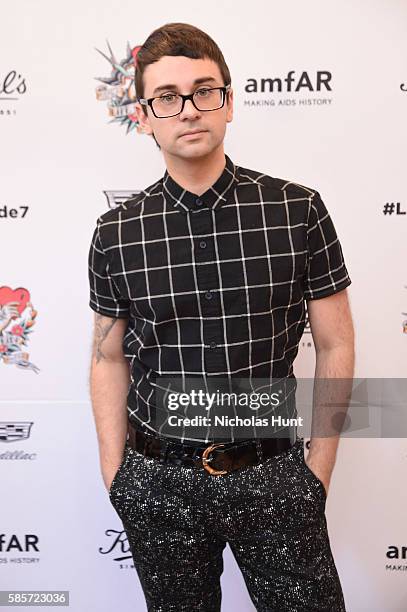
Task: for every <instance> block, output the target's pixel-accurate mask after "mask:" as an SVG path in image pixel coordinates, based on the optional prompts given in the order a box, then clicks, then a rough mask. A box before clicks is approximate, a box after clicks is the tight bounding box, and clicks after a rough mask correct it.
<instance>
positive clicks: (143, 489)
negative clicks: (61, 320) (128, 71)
mask: <svg viewBox="0 0 407 612" xmlns="http://www.w3.org/2000/svg"><path fill="white" fill-rule="evenodd" d="M136 66H137V70H136V92H137V96H138V103H137V117H138V119H139V123H140V126H141V129H142V130H143V131H144V133H145V134H147V135H150V136H152V137H153V138H154V140H155V142H156V143H157V145H158V147H159V148H160V150H161V152H162V154H163V157H164V161H165V165H166V171H165V174H164V176H163V177H162V178H161V179H160V180H158V181H157V182H155V183H154V184H152V185H150V186H149V187H147V188H146V189H144V190H143V191H142V192H141V193H140V194H138V195H137V196H136V197H135V198H133V199H131V200H129V201H127V202H125V203H124V204H122V205H121V206H119V207H117V208H115V209H114V210H110V211H108V212H106V213H104V214H102V215H101V216H100V217H99V218H98V220H97V227H96V229H95V231H94V235H93V238H92V244H91V247H90V252H89V280H90V307H91V308H92V309H93V310H95V311H96V315H95V342H94V353H93V356H92V366H91V395H92V406H93V412H94V416H95V422H96V428H97V434H98V441H99V450H100V461H101V469H102V473H103V478H104V482H105V485H106V487H107V489H108V490H109V495H110V499H111V501H112V504H113V506H114V508H115V509H116V511H117V513H118V515H119V516H120V518H121V520H122V522H123V526H124V528H125V531H126V533H127V536H128V539H129V544H130V547H131V552H132V556H133V559H134V564H135V567H136V570H137V572H138V575H139V578H140V581H141V585H142V588H143V591H144V595H145V598H146V603H147V606H148V610H149V611H156V612H157V611H174V612H183V611H184V610H185V611H188V612H190V611H192V610H199V611H204V610H205V611H208V612H209V611H210V612H214V611H215V610H220V603H221V589H220V575H221V573H222V569H223V561H222V551H223V549H224V547H225V545H226V542H228V543H229V545H230V547H231V550H232V552H233V554H234V555H235V558H236V560H237V562H238V564H239V566H240V568H241V571H242V573H243V576H244V579H245V583H246V585H247V588H248V591H249V594H250V597H251V599H252V601H253V604H254V605H255V606H256V609H257V610H261V611H266V610H267V611H271V610H273V611H275V612H283V611H284V610H286V611H290V612H297V611H298V612H299V611H305V610H307V611H309V612H311V611H312V612H314V611H316V610H324V611H327V612H328V611H329V612H340V611H341V612H342V611H344V610H345V603H344V598H343V593H342V589H341V585H340V581H339V577H338V574H337V570H336V567H335V563H334V560H333V557H332V552H331V548H330V543H329V538H328V533H327V524H326V518H325V502H326V496H327V493H328V488H329V482H330V478H331V473H332V470H333V466H334V463H335V457H336V450H337V444H338V435H330V436H324V435H321V436H319V437H317V436H315V437H312V440H311V446H310V451H309V455H308V458H307V461H306V462H305V460H304V452H303V439H302V438H300V437H297V436H296V435H295V433H294V437H293V435H292V431H290V432H289V431H287V432H286V435H285V436H280V437H278V436H270V437H268V438H267V437H264V436H263V437H261V435H260V436H257V435H253V436H251V437H250V436H247V435H240V437H239V435H236V428H231V429H230V435H231V437H230V439H229V442H228V441H227V437H226V438H223V439H222V441H223V445H221V443H219V439H220V438H219V437H216V436H214V435H213V434H214V430H213V429H211V428H210V427H209V428H206V427H202V428H200V429H199V428H198V430H196V429H195V430H194V433H193V434H192V433H191V430H190V429H188V427H187V426H182V427H181V428H180V429H179V430H177V432H178V435H176V434H175V433H173V434H171V433H170V428H169V427H168V423H169V412H170V408H169V405H168V404H167V405H166V406H162V405H161V403H160V402H159V401H158V397H159V394H158V393H157V390H158V389H160V388H162V387H161V386H160V380H161V379H160V377H163V376H164V377H165V376H168V377H174V379H175V378H177V377H178V378H181V380H182V383H183V384H187V383H189V382H190V379H194V377H196V378H197V379H198V378H199V379H200V380H203V381H204V383H205V384H206V383H208V382H209V383H210V384H211V389H213V388H214V387H216V383H217V380H218V379H219V382H220V384H221V386H222V381H224V379H226V380H228V381H230V380H234V379H236V378H239V380H244V381H246V382H247V381H248V382H249V384H250V385H251V386H253V385H254V384H255V382H256V380H258V379H273V378H276V379H279V380H287V381H292V380H293V378H295V377H294V373H293V361H294V358H295V356H296V354H297V351H298V343H299V340H300V338H301V336H302V333H303V330H304V326H305V308H304V301H305V300H307V306H308V315H309V320H310V324H311V330H312V335H313V338H314V341H315V347H316V370H315V378H316V380H317V379H335V378H337V379H343V380H348V379H351V378H352V376H353V364H354V347H353V343H354V342H353V326H352V321H351V314H350V309H349V304H348V297H347V291H346V287H347V286H348V285H349V284H350V283H351V280H350V278H349V275H348V272H347V269H346V266H345V262H344V260H343V254H342V249H341V246H340V243H339V240H338V238H337V235H336V232H335V229H334V226H333V223H332V220H331V218H330V215H329V213H328V211H327V209H326V207H325V205H324V203H323V201H322V199H321V197H320V195H319V193H318V192H317V191H316V190H315V189H311V188H309V187H306V186H303V185H299V184H296V183H293V182H291V181H287V180H283V179H281V178H273V177H271V176H268V175H265V174H263V173H260V172H257V171H255V170H250V169H247V168H242V167H240V166H237V165H236V164H235V163H234V162H233V161H232V160H231V158H230V157H229V156H227V155H225V152H224V142H223V141H224V136H225V131H226V124H227V123H228V122H231V121H232V117H233V89H232V88H231V86H230V83H231V79H230V74H229V71H228V68H227V66H226V63H225V60H224V58H223V55H222V53H221V51H220V50H219V48H218V46H217V45H216V43H215V42H214V41H213V40H212V39H211V38H210V37H209V36H208V35H207V34H205V33H204V32H202V31H201V30H199V29H198V28H195V27H193V26H191V25H188V24H181V23H173V24H166V25H165V26H163V27H162V28H158V29H157V30H155V31H154V32H153V33H152V34H151V35H150V36H149V37H148V39H147V40H146V42H145V43H144V45H142V46H141V48H140V49H139V51H138V54H137V64H136ZM129 366H130V367H129ZM165 388H166V387H165ZM336 399H338V400H339V399H341V398H340V397H337V398H336ZM221 408H222V406H221V405H220V404H219V405H217V406H216V407H215V410H220V409H221ZM178 414H180V411H178ZM184 414H188V413H187V412H186V413H184ZM320 414H321V413H320ZM322 414H324V413H322ZM164 431H165V434H163V432H164ZM223 433H225V430H223ZM127 435H128V439H127Z"/></svg>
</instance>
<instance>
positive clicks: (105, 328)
mask: <svg viewBox="0 0 407 612" xmlns="http://www.w3.org/2000/svg"><path fill="white" fill-rule="evenodd" d="M115 323H117V319H110V320H109V321H107V320H106V317H103V316H102V315H98V314H96V319H95V338H94V340H95V342H94V345H93V352H94V355H95V357H96V363H99V361H100V360H101V359H106V356H105V355H104V354H103V347H102V344H103V341H104V340H105V339H106V338H107V336H108V334H109V332H110V330H111V329H112V327H113V325H114V324H115Z"/></svg>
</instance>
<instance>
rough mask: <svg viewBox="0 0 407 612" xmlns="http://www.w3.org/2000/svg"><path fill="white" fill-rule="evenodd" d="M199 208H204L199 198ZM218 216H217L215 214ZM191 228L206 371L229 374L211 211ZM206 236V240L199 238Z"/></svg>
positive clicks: (197, 216)
mask: <svg viewBox="0 0 407 612" xmlns="http://www.w3.org/2000/svg"><path fill="white" fill-rule="evenodd" d="M195 204H196V207H197V208H199V207H201V206H203V205H204V202H203V201H202V200H201V199H200V198H197V200H196V201H195ZM215 214H216V213H215ZM191 227H192V231H193V235H194V247H195V261H196V263H197V264H203V263H204V264H205V265H197V266H196V278H197V284H198V287H197V289H198V293H199V299H200V306H201V313H202V319H203V341H204V345H205V346H204V356H205V363H204V368H205V372H206V373H207V374H211V373H218V372H226V371H227V363H226V352H225V348H224V346H221V345H223V344H224V327H223V317H222V310H221V301H220V296H219V275H218V268H217V263H216V257H215V243H214V241H215V237H214V233H213V222H212V210H211V209H208V208H202V210H200V211H199V212H193V213H192V214H191ZM201 235H203V237H200V236H201Z"/></svg>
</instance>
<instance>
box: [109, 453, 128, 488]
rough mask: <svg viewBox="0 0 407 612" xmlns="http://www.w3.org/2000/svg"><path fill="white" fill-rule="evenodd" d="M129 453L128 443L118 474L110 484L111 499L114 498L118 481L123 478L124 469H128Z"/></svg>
mask: <svg viewBox="0 0 407 612" xmlns="http://www.w3.org/2000/svg"><path fill="white" fill-rule="evenodd" d="M128 451H129V446H128V444H127V442H126V445H125V447H124V451H123V457H122V460H121V463H120V465H119V467H118V469H117V472H116V474H115V475H114V476H113V480H112V482H111V483H110V488H109V497H110V498H111V496H112V493H113V490H114V488H115V486H116V484H117V482H118V480H119V479H120V476H121V474H122V472H123V470H124V468H125V467H126V463H127V459H128V456H129V452H128Z"/></svg>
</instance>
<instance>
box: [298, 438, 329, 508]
mask: <svg viewBox="0 0 407 612" xmlns="http://www.w3.org/2000/svg"><path fill="white" fill-rule="evenodd" d="M303 444H304V443H303V440H302V439H301V440H300V441H297V445H298V451H299V455H298V459H299V461H300V465H301V467H302V469H303V470H304V471H305V473H306V475H307V477H308V479H309V481H310V482H311V483H312V484H313V486H314V487H315V488H316V490H317V491H318V492H319V493H320V494H321V496H322V498H323V500H324V501H325V500H326V498H327V492H326V489H325V485H324V483H323V482H322V480H320V479H319V478H318V476H317V475H316V474H315V473H314V472H313V471H312V470H311V468H310V467H309V466H308V465H307V463H306V461H305V456H304V445H303Z"/></svg>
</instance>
